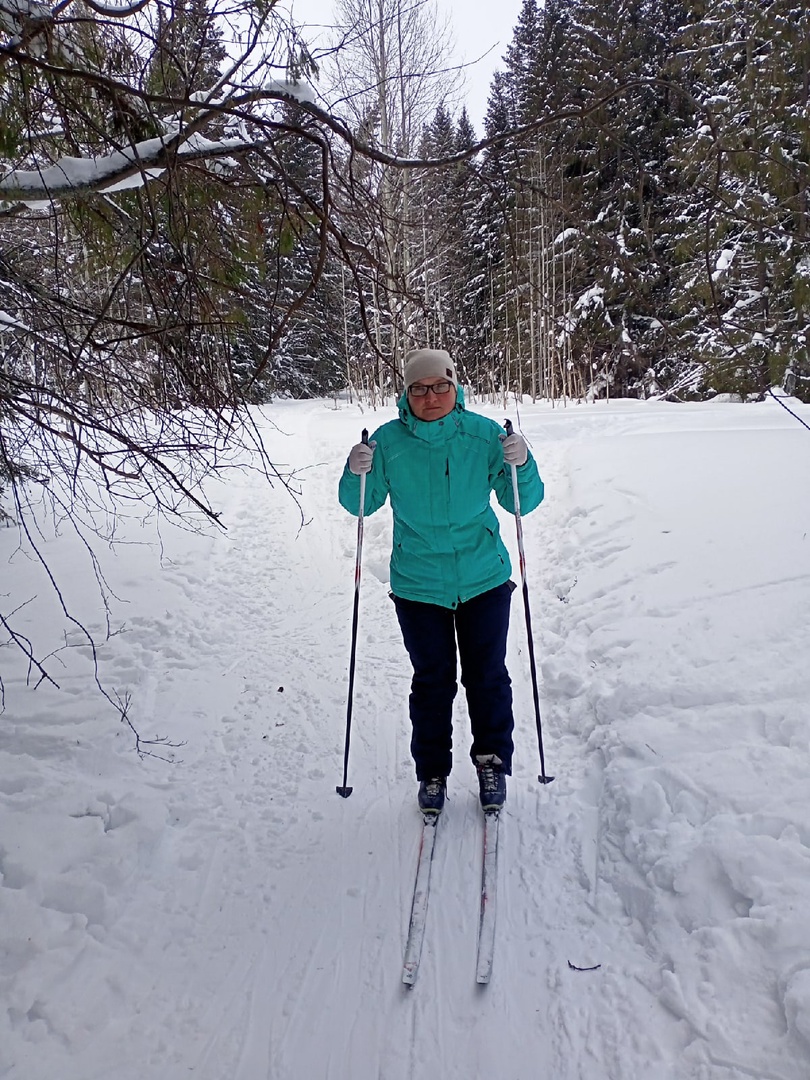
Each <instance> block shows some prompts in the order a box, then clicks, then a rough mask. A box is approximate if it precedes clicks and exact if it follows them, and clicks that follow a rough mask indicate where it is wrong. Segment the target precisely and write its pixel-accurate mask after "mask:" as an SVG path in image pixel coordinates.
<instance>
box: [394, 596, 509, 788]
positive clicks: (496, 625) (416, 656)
mask: <svg viewBox="0 0 810 1080" xmlns="http://www.w3.org/2000/svg"><path fill="white" fill-rule="evenodd" d="M513 589H514V585H513V584H512V582H511V581H507V582H505V583H504V584H503V585H499V586H498V587H497V588H495V589H490V590H489V592H485V593H481V595H480V596H474V597H473V598H472V600H467V601H466V602H465V603H463V604H459V605H458V607H457V608H456V609H455V610H451V609H450V608H445V607H439V606H438V605H437V604H422V603H418V602H416V601H415V600H403V599H401V597H398V596H395V597H394V598H393V599H394V604H395V605H396V609H397V618H398V619H399V625H400V628H401V630H402V637H403V639H404V641H405V648H406V649H407V650H408V655H409V656H410V658H411V663H412V665H413V679H412V681H411V695H410V698H409V705H410V715H411V724H412V725H413V734H412V737H411V754H412V755H413V760H414V763H415V765H416V777H417V779H418V780H429V779H432V778H433V777H436V776H448V775H449V774H450V770H451V768H452V765H453V756H452V745H453V699H454V698H455V696H456V691H457V689H458V684H457V682H456V644H457V643H458V658H459V660H460V661H461V682H462V685H463V686H464V689H465V691H466V694H467V709H468V711H469V714H470V725H471V727H472V746H471V748H470V757H471V758H472V759H473V762H474V761H475V759H476V757H477V756H478V755H479V754H497V756H498V757H499V758H500V759H501V761H502V762H503V765H504V770H505V772H507V773H511V771H512V730H513V728H514V720H513V717H512V684H511V681H510V679H509V673H508V671H507V670H506V634H507V631H508V629H509V605H510V600H511V598H512V590H513Z"/></svg>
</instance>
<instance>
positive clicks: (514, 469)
mask: <svg viewBox="0 0 810 1080" xmlns="http://www.w3.org/2000/svg"><path fill="white" fill-rule="evenodd" d="M504 427H505V428H506V435H507V438H508V437H509V436H510V435H512V434H513V433H514V428H513V427H512V421H511V420H507V421H505V423H504ZM511 468H512V494H513V496H514V500H515V527H516V529H517V544H518V554H519V556H520V581H521V585H522V586H523V610H524V611H525V613H526V636H527V638H528V639H529V666H530V667H531V671H532V694H533V696H534V716H535V721H536V723H537V744H538V746H539V748H540V775H539V776H538V777H537V779H538V780H539V781H540V783H541V784H550V783H551V781H552V780H553V779H554V777H553V776H546V758H545V754H544V753H543V725H542V723H541V721H540V696H539V694H538V691H537V666H536V665H535V662H534V640H533V638H532V615H531V611H530V610H529V585H528V582H527V581H526V553H525V552H524V550H523V523H522V522H521V520H520V492H519V491H518V478H517V466H516V465H512V467H511Z"/></svg>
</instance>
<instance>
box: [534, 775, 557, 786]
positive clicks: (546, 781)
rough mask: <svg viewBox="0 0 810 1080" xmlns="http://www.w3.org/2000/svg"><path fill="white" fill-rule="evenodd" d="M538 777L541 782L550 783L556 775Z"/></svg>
mask: <svg viewBox="0 0 810 1080" xmlns="http://www.w3.org/2000/svg"><path fill="white" fill-rule="evenodd" d="M537 779H538V780H539V781H540V783H541V784H550V783H551V781H552V780H553V779H554V777H553V776H538V777H537Z"/></svg>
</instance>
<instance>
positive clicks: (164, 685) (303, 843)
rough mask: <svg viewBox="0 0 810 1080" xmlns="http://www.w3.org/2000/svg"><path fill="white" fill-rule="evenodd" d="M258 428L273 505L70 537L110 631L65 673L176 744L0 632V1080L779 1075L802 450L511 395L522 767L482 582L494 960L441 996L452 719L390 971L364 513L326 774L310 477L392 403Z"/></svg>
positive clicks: (629, 409)
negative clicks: (277, 467) (410, 966)
mask: <svg viewBox="0 0 810 1080" xmlns="http://www.w3.org/2000/svg"><path fill="white" fill-rule="evenodd" d="M794 406H795V403H794ZM795 407H797V408H798V409H799V410H800V411H801V413H802V415H803V416H804V418H805V419H806V420H810V409H808V408H807V407H802V406H795ZM484 411H486V412H488V413H489V415H492V416H493V417H495V418H497V419H500V420H502V419H503V417H504V415H505V414H504V413H503V412H502V411H501V410H500V409H494V408H490V407H487V408H485V409H484ZM265 412H266V417H267V421H266V424H265V427H266V437H267V444H268V449H269V451H270V455H271V458H272V459H273V460H274V461H276V462H279V463H285V464H289V465H291V466H292V467H294V468H295V469H298V470H300V472H299V474H298V475H299V486H300V497H299V502H300V510H299V507H298V506H297V505H296V504H295V502H294V501H293V500H292V499H291V498H290V497H289V495H288V494H287V493H286V492H285V491H284V490H283V489H282V488H281V487H278V486H277V487H275V488H271V487H269V486H267V485H266V484H265V483H264V482H262V481H261V480H260V479H259V478H258V477H257V476H256V474H255V473H250V472H245V473H241V474H240V473H236V474H233V475H232V477H231V479H230V480H229V482H228V483H227V484H222V485H221V486H220V487H219V489H218V490H217V491H216V492H215V495H216V499H217V504H218V506H219V507H221V508H222V510H223V517H224V520H225V522H226V524H227V525H228V532H227V534H225V535H213V534H212V535H203V536H200V535H195V534H192V533H188V532H181V531H179V530H173V529H169V528H167V527H166V526H165V525H164V526H161V528H160V530H159V532H158V531H157V530H156V528H155V525H154V523H151V522H148V521H145V522H144V521H140V520H138V519H137V518H134V519H132V520H129V521H127V522H123V523H121V524H120V526H119V530H118V534H119V535H118V539H119V541H120V543H119V545H118V546H117V547H115V548H103V549H102V550H101V552H100V559H101V564H102V569H103V571H104V573H105V574H106V577H107V580H108V581H109V583H110V586H111V589H112V591H113V593H114V595H113V596H111V597H110V599H109V604H110V609H111V615H110V617H111V621H112V625H113V627H114V628H115V627H120V626H121V625H122V624H123V625H124V626H125V630H124V632H122V633H118V634H116V635H115V636H113V637H112V638H111V639H110V640H109V642H108V643H107V644H105V645H104V646H103V648H102V649H101V651H100V667H101V676H102V679H103V680H104V682H105V685H107V686H110V687H114V688H116V689H117V690H118V691H119V692H120V693H122V694H123V693H126V692H129V693H131V696H132V704H131V709H130V712H131V717H132V720H133V723H135V725H136V727H138V729H139V730H140V732H141V734H142V736H145V737H149V736H152V735H162V736H167V737H168V738H169V739H170V740H171V741H172V742H176V743H182V744H183V745H182V746H181V747H178V748H177V749H175V750H172V749H171V748H170V747H163V748H162V750H161V749H160V748H158V749H159V751H160V752H161V753H163V754H165V755H166V756H168V757H172V756H173V757H174V758H175V760H174V761H173V762H167V761H162V760H157V759H154V758H147V759H145V760H143V761H141V760H139V759H138V758H137V756H136V755H135V754H134V753H133V750H132V737H131V734H130V733H129V732H128V730H127V728H126V727H125V726H123V725H120V724H118V723H117V722H116V720H115V716H114V714H112V713H111V711H110V709H109V706H107V705H106V703H105V701H104V699H103V698H101V697H100V695H99V694H98V693H97V692H96V691H94V690H93V689H92V688H91V686H90V685H89V684H88V673H89V672H90V671H91V667H90V661H89V658H88V656H87V650H86V648H81V647H76V648H73V649H68V650H63V651H61V652H60V653H59V654H58V657H57V660H58V662H59V664H60V665H63V666H61V667H60V669H59V670H60V676H59V681H60V684H61V690H60V691H59V692H57V691H56V690H54V689H53V688H50V687H48V686H46V685H43V686H40V687H39V689H37V690H36V691H33V690H30V689H25V686H24V683H25V675H26V671H25V668H24V665H23V664H22V663H21V661H20V659H19V658H18V657H15V656H13V655H12V652H11V650H10V649H8V648H7V649H5V650H3V651H2V653H0V657H1V658H2V662H3V671H4V681H5V687H6V711H5V713H4V714H3V715H2V716H0V875H1V876H0V1077H2V1078H3V1080H57V1078H58V1080H136V1078H137V1080H145V1078H148V1080H180V1078H187V1077H192V1076H193V1077H195V1078H197V1080H226V1078H227V1080H293V1078H305V1080H405V1078H411V1077H414V1078H416V1077H422V1076H424V1075H426V1074H428V1075H436V1076H442V1077H443V1078H444V1080H462V1078H463V1080H478V1078H481V1080H484V1078H486V1080H489V1078H490V1077H493V1076H497V1077H499V1078H503V1080H534V1078H535V1077H537V1078H540V1077H542V1078H551V1080H737V1078H743V1077H745V1078H751V1077H754V1078H756V1080H766V1078H767V1080H770V1078H773V1080H806V1078H807V1076H808V1075H809V1074H810V923H809V922H808V917H807V912H808V910H810V807H809V806H808V797H807V792H808V773H810V726H808V705H807V702H808V700H809V699H810V665H808V663H807V657H808V655H810V620H808V617H807V612H808V609H809V608H810V539H808V533H810V485H808V481H807V477H808V465H810V433H808V431H806V430H805V429H804V428H802V427H801V426H800V425H799V424H798V423H797V422H796V421H795V420H794V419H792V418H791V417H790V416H789V415H788V414H787V413H786V412H785V411H784V410H783V409H782V408H780V407H779V405H778V404H776V403H775V402H773V401H770V402H767V403H765V404H762V405H756V406H754V405H749V406H741V405H733V404H708V405H707V404H703V405H694V406H673V405H663V404H658V405H656V404H652V403H621V402H620V403H613V404H611V405H605V404H604V403H600V404H596V405H588V406H585V405H580V406H571V407H569V408H567V409H560V408H558V409H551V408H550V407H548V406H539V405H538V406H531V405H524V406H523V407H522V408H521V410H520V420H521V423H522V427H523V430H524V432H525V433H526V434H527V436H528V437H529V438H530V440H531V442H532V445H533V448H534V452H535V454H536V456H537V458H538V461H539V463H540V467H541V473H542V475H543V476H544V479H545V480H546V485H547V500H546V503H545V504H544V505H543V507H542V508H541V509H540V510H539V511H537V512H536V513H535V514H532V515H531V516H529V517H527V518H526V519H525V532H526V549H527V561H528V568H529V583H530V589H531V596H532V611H533V619H534V623H535V641H536V649H537V655H538V658H539V661H540V663H541V669H542V670H541V675H542V684H543V685H542V708H543V717H544V734H545V740H546V759H547V765H548V768H549V771H550V772H552V773H554V774H556V776H557V779H556V780H555V782H554V784H552V785H551V786H550V787H548V788H543V787H542V786H541V785H539V784H538V783H537V772H538V756H537V745H536V735H535V731H534V717H533V711H532V706H531V693H530V686H529V680H528V668H527V660H526V648H525V630H524V626H523V621H522V611H521V607H520V604H519V602H518V601H517V600H516V602H515V604H514V610H513V629H512V634H511V644H510V668H511V671H512V675H513V680H514V683H515V697H516V713H517V717H518V731H517V756H516V762H515V775H514V777H513V780H512V782H511V785H510V793H509V803H508V809H507V812H506V814H505V815H504V820H503V823H502V830H501V832H502V865H501V880H500V894H499V895H500V907H499V925H498V937H497V952H496V961H495V971H494V974H493V981H492V983H491V985H490V986H489V987H487V988H484V989H483V990H482V988H479V987H477V986H476V985H475V979H474V972H475V935H476V923H477V904H478V898H477V888H478V881H479V874H480V831H479V830H480V820H479V813H480V812H479V811H478V809H477V806H476V799H475V782H474V775H473V771H472V767H471V766H470V764H469V762H468V760H467V759H466V745H467V738H466V720H465V712H464V706H463V702H462V701H461V700H460V701H459V703H458V707H457V739H456V742H457V764H456V768H455V770H454V773H453V776H452V778H451V784H450V801H449V804H448V808H447V811H446V814H445V816H444V819H443V821H442V826H441V827H442V834H441V835H440V836H439V842H438V844H437V851H436V863H435V866H434V875H435V876H434V894H433V898H432V906H431V909H430V912H429V917H428V927H427V938H426V944H425V951H424V954H423V961H422V968H421V971H420V975H419V980H418V983H417V985H416V987H415V988H414V989H413V990H412V991H407V990H405V989H404V988H403V987H402V985H401V984H400V981H399V979H400V970H401V961H402V948H403V944H404V934H405V930H406V927H407V921H408V914H409V904H410V889H411V886H412V878H413V871H414V868H415V860H416V854H417V844H418V833H419V819H418V815H417V813H416V810H415V799H414V796H415V783H414V781H413V778H412V768H411V764H410V760H409V756H408V749H407V746H408V725H407V716H406V699H407V691H408V683H409V670H408V665H407V661H406V658H405V655H404V651H403V649H402V646H401V643H400V640H399V634H398V628H397V626H396V620H395V617H394V611H393V606H392V605H391V603H390V601H389V599H388V597H387V560H388V545H389V543H390V518H389V514H388V511H387V510H385V511H382V512H380V513H379V514H377V515H375V516H373V517H372V518H370V519H368V520H367V523H366V541H365V558H364V577H363V586H362V598H361V614H360V641H359V650H358V667H357V680H356V697H355V709H354V725H355V726H354V733H353V742H352V756H351V764H350V773H349V782H350V783H351V784H353V785H354V794H353V795H352V797H351V798H350V799H348V800H342V799H340V798H338V796H337V795H336V794H335V785H336V784H337V783H339V782H340V780H341V772H342V748H343V724H344V719H345V711H346V668H347V661H348V654H349V630H350V621H351V602H352V594H353V572H354V545H355V535H356V533H355V523H354V520H353V519H352V518H350V517H349V516H348V515H347V514H345V513H344V512H343V511H342V510H341V509H340V508H339V507H338V506H337V504H336V500H335V487H336V483H337V478H338V476H339V473H340V470H341V468H342V464H343V460H344V459H345V455H346V452H347V450H348V447H349V446H350V445H351V444H352V442H354V441H356V439H357V437H358V435H359V431H360V429H361V428H362V427H363V426H364V425H367V426H369V427H371V428H373V427H374V426H376V425H377V424H378V423H379V422H382V421H383V420H385V419H388V418H389V417H390V416H391V415H392V411H391V410H382V411H381V412H379V413H377V414H373V413H369V412H367V411H366V412H361V410H360V409H359V408H358V407H357V406H356V405H355V406H349V405H345V404H344V405H342V406H341V407H339V408H335V405H334V403H331V402H288V403H279V404H277V405H274V406H272V407H268V408H267V409H266V410H265ZM511 412H512V418H513V419H514V420H517V418H518V417H517V414H516V413H515V412H514V409H513V408H512V410H511ZM302 518H303V521H304V522H305V524H303V525H302ZM51 524H52V523H48V522H45V523H43V533H44V535H45V537H46V543H45V547H46V549H47V551H48V554H49V558H50V560H51V562H52V565H53V566H54V567H55V569H56V570H57V571H58V572H59V574H60V580H62V581H64V583H65V590H66V599H67V600H68V602H69V603H70V604H71V605H72V607H73V610H75V612H76V613H77V614H78V615H80V616H81V617H82V618H83V619H84V620H85V621H86V622H87V624H88V625H92V626H93V627H94V628H95V629H97V630H99V631H103V628H104V625H105V620H106V616H105V611H104V607H103V605H102V604H101V602H100V600H99V596H98V590H97V587H96V584H95V578H94V574H93V571H92V567H91V566H90V565H89V563H88V560H87V558H86V555H85V553H84V551H83V549H82V546H81V545H80V544H79V543H78V542H77V540H76V539H75V538H74V537H72V536H71V535H70V532H69V530H65V529H64V528H62V529H60V530H59V533H60V535H59V536H58V537H53V538H50V533H49V529H50V527H51ZM504 532H505V538H506V540H507V543H508V544H509V545H510V546H511V549H512V551H513V552H514V549H515V544H514V531H513V524H512V523H511V521H510V520H508V519H505V520H504ZM18 544H19V537H18V535H17V533H16V531H15V530H11V529H9V530H5V531H4V532H3V533H0V558H2V566H3V571H2V586H1V587H0V592H2V593H4V594H6V593H9V594H10V598H9V599H8V600H4V610H8V609H9V608H11V607H13V606H14V605H15V603H20V602H22V601H24V600H28V599H29V598H32V597H36V599H33V600H31V602H30V603H29V604H28V605H27V606H26V607H25V608H23V609H22V610H21V611H20V613H19V614H18V616H17V618H18V625H20V626H22V627H23V628H25V629H26V630H27V632H28V633H29V634H30V635H31V636H32V637H33V638H35V639H36V640H37V641H38V642H39V643H50V645H51V646H52V647H56V646H58V645H59V644H60V643H61V642H62V641H63V637H62V633H63V627H62V624H61V622H60V620H59V619H58V618H56V617H55V609H54V605H53V602H52V600H51V597H50V594H49V592H48V588H47V583H46V582H45V581H44V580H43V579H42V576H41V574H40V573H39V572H38V570H37V566H36V564H35V563H34V562H33V561H32V560H31V559H29V558H28V557H27V553H26V551H25V550H24V547H23V548H22V549H20V548H19V547H18ZM515 561H516V560H515ZM70 633H71V636H70V637H69V641H71V642H72V643H73V644H77V645H78V642H79V641H80V639H79V638H78V637H77V636H76V635H75V634H74V632H73V631H71V632H70ZM569 963H570V964H573V965H575V966H576V967H591V966H593V965H600V966H599V967H598V969H597V970H593V971H589V972H583V971H575V970H572V969H571V967H570V966H569Z"/></svg>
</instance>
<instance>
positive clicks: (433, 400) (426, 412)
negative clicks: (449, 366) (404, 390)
mask: <svg viewBox="0 0 810 1080" xmlns="http://www.w3.org/2000/svg"><path fill="white" fill-rule="evenodd" d="M414 386H417V387H418V386H428V387H434V386H438V387H440V388H443V387H447V388H448V389H447V390H446V391H445V393H443V394H437V393H435V392H434V391H433V390H432V389H430V390H428V392H427V394H425V395H424V397H419V396H417V395H416V394H414V393H413V388H414ZM408 404H409V405H410V407H411V412H412V413H413V415H414V416H415V417H416V419H417V420H441V419H442V417H443V416H448V415H449V414H450V413H451V412H452V411H453V409H454V408H455V407H456V388H455V386H453V384H452V383H451V382H448V380H447V379H440V378H427V379H419V380H418V381H417V382H415V383H414V384H413V386H411V387H410V388H409V389H408Z"/></svg>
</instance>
